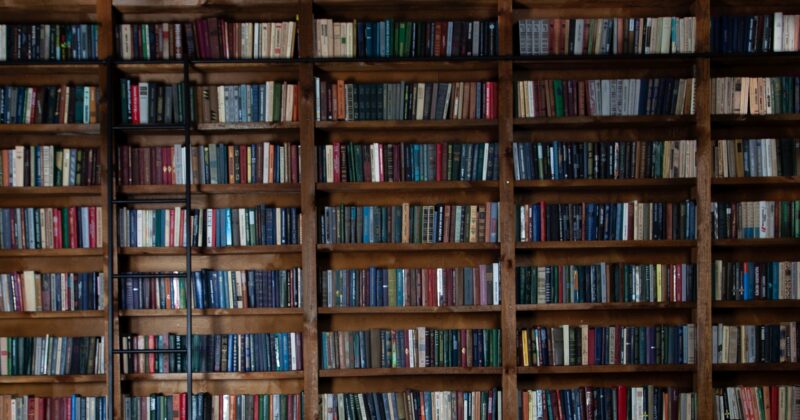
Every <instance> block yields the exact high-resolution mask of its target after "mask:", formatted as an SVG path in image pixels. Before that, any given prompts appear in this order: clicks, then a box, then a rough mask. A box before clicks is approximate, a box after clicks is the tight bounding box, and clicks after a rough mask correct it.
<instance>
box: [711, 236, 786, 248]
mask: <svg viewBox="0 0 800 420" xmlns="http://www.w3.org/2000/svg"><path fill="white" fill-rule="evenodd" d="M711 244H712V246H714V247H718V248H755V247H783V246H799V245H800V238H774V239H715V240H713V241H712V243H711Z"/></svg>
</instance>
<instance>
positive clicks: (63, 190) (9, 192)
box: [0, 185, 101, 197]
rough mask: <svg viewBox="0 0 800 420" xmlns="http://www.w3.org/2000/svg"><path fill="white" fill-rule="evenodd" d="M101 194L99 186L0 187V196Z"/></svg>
mask: <svg viewBox="0 0 800 420" xmlns="http://www.w3.org/2000/svg"><path fill="white" fill-rule="evenodd" d="M100 194H101V190H100V186H99V185H95V186H71V187H0V196H16V197H19V196H52V195H72V196H75V195H86V196H90V195H97V196H99V195H100Z"/></svg>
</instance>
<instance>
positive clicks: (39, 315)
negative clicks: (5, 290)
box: [0, 310, 106, 321]
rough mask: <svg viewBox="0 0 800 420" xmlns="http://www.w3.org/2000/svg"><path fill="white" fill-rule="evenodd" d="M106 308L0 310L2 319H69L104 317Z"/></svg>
mask: <svg viewBox="0 0 800 420" xmlns="http://www.w3.org/2000/svg"><path fill="white" fill-rule="evenodd" d="M105 316H106V311H105V310H98V311H48V312H0V319H15V320H19V321H24V320H29V319H67V318H72V319H74V318H104V317H105Z"/></svg>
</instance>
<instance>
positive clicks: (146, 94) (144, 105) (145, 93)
mask: <svg viewBox="0 0 800 420" xmlns="http://www.w3.org/2000/svg"><path fill="white" fill-rule="evenodd" d="M149 98H150V88H149V86H148V84H147V82H139V122H141V123H142V124H149V123H150V117H149V115H150V99H149Z"/></svg>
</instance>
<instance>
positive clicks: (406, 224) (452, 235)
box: [319, 202, 500, 244]
mask: <svg viewBox="0 0 800 420" xmlns="http://www.w3.org/2000/svg"><path fill="white" fill-rule="evenodd" d="M499 212H500V203H497V202H493V203H486V204H473V205H449V204H446V205H443V204H437V205H422V206H418V205H413V206H412V205H410V204H408V203H403V204H402V205H398V206H365V207H359V206H344V205H341V206H338V207H325V208H323V209H322V212H321V214H320V223H319V242H320V243H322V244H341V243H365V244H370V243H448V242H461V243H463V242H469V243H477V242H497V241H498V236H497V228H498V226H499V225H498V220H499Z"/></svg>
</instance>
